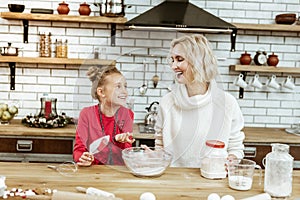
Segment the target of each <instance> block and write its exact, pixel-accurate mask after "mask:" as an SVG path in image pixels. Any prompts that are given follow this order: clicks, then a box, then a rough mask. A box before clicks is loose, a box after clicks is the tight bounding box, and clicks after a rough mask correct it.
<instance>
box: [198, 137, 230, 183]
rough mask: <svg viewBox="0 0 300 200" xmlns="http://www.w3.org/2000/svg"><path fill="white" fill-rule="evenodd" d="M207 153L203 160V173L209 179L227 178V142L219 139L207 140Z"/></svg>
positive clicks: (201, 169)
mask: <svg viewBox="0 0 300 200" xmlns="http://www.w3.org/2000/svg"><path fill="white" fill-rule="evenodd" d="M205 144H206V149H205V155H204V157H203V159H202V161H201V168H200V171H201V175H202V176H203V177H205V178H208V179H221V178H226V175H227V171H226V168H225V164H226V161H227V156H228V153H227V151H226V149H225V143H224V142H222V141H219V140H207V141H206V143H205Z"/></svg>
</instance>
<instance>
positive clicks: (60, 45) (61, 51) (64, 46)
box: [55, 39, 68, 58]
mask: <svg viewBox="0 0 300 200" xmlns="http://www.w3.org/2000/svg"><path fill="white" fill-rule="evenodd" d="M55 43H56V47H55V55H56V58H67V57H68V40H65V42H63V41H62V40H61V39H58V40H56V42H55Z"/></svg>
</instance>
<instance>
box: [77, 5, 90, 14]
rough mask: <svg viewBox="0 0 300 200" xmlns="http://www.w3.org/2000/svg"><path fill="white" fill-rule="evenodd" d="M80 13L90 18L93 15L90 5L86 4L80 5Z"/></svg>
mask: <svg viewBox="0 0 300 200" xmlns="http://www.w3.org/2000/svg"><path fill="white" fill-rule="evenodd" d="M78 12H79V14H80V15H87V16H89V15H90V13H91V9H90V5H89V4H87V3H86V2H84V3H82V4H80V7H79V9H78Z"/></svg>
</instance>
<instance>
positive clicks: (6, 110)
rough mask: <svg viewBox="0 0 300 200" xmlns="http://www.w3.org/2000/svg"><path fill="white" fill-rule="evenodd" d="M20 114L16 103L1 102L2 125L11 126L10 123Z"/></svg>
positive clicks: (0, 116) (0, 122)
mask: <svg viewBox="0 0 300 200" xmlns="http://www.w3.org/2000/svg"><path fill="white" fill-rule="evenodd" d="M17 114H18V106H17V105H16V104H14V103H1V102H0V124H5V125H6V124H10V121H11V120H12V119H13V118H14V117H15V116H16V115H17Z"/></svg>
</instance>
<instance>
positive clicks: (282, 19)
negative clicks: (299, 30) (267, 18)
mask: <svg viewBox="0 0 300 200" xmlns="http://www.w3.org/2000/svg"><path fill="white" fill-rule="evenodd" d="M275 21H276V23H277V24H293V23H294V22H295V21H296V14H295V13H286V14H279V15H276V17H275Z"/></svg>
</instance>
